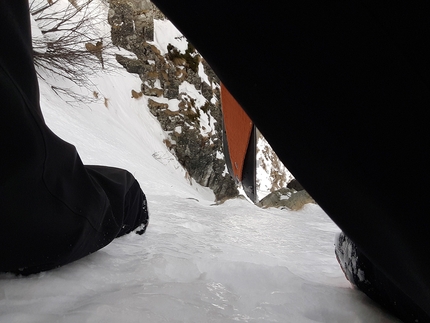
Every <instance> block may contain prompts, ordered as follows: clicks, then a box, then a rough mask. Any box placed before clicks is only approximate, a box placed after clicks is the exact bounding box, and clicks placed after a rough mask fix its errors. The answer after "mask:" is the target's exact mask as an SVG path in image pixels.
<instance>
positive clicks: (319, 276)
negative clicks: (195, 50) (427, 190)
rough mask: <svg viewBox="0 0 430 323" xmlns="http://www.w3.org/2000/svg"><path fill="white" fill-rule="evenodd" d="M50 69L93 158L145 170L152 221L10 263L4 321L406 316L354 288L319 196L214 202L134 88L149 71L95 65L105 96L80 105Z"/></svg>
mask: <svg viewBox="0 0 430 323" xmlns="http://www.w3.org/2000/svg"><path fill="white" fill-rule="evenodd" d="M175 37H176V36H175ZM44 76H45V78H46V81H43V80H41V81H40V88H41V106H42V110H43V113H44V116H45V119H46V122H47V124H48V125H49V127H50V128H51V129H52V130H53V131H54V132H55V133H56V134H57V135H59V136H60V137H61V138H63V139H64V140H66V141H68V142H70V143H72V144H74V145H75V146H76V147H77V149H78V151H79V153H80V156H81V158H82V160H83V161H84V163H87V164H101V165H109V166H116V167H122V168H125V169H127V170H129V171H130V172H131V173H133V174H134V175H135V176H136V178H137V179H138V180H139V182H140V184H141V187H142V189H143V190H144V192H145V193H146V196H147V199H148V203H149V211H150V225H149V227H148V230H147V232H146V233H145V234H144V235H143V236H140V235H136V234H135V233H131V234H129V235H126V236H124V237H121V238H118V239H115V240H114V241H113V242H112V243H111V244H110V245H108V246H107V247H105V248H103V249H102V250H99V251H98V252H95V253H94V254H92V255H89V256H87V257H85V258H83V259H81V260H78V261H76V262H74V263H71V264H68V265H66V266H63V267H61V268H58V269H55V270H52V271H48V272H43V273H40V274H36V275H32V276H29V277H17V276H14V275H11V274H0V323H10V322H20V323H25V322H40V323H42V322H43V323H50V322H61V323H77V322H79V323H81V322H88V323H90V322H91V323H93V322H100V323H102V322H103V323H119V322H127V323H133V322H151V323H152V322H293V323H296V322H297V323H301V322H303V323H305V322H306V323H308V322H330V323H334V322H348V323H352V322H362V323H383V322H385V323H389V322H398V321H397V320H396V319H394V318H393V317H391V316H389V315H388V314H386V313H384V312H383V311H382V310H381V309H379V307H377V306H376V305H375V304H374V303H372V302H371V301H370V300H369V299H368V298H367V297H366V296H365V295H364V294H362V293H361V292H359V291H357V290H355V289H353V288H351V286H350V284H349V283H348V282H347V280H346V279H345V277H344V275H343V273H342V271H341V269H340V267H339V265H338V263H337V261H336V259H335V255H334V237H335V235H336V233H337V232H339V229H338V228H337V227H336V225H335V224H333V222H332V221H331V220H330V219H329V218H328V217H327V215H326V214H325V213H324V212H323V211H322V210H321V208H320V207H319V206H317V205H306V206H305V208H304V209H303V210H301V211H297V212H293V211H286V210H277V209H265V210H263V209H259V208H258V207H256V206H254V205H252V204H251V203H249V202H248V201H247V200H246V199H236V200H229V201H227V202H225V203H224V204H221V205H214V203H213V200H214V196H213V194H212V193H211V192H210V191H209V190H208V189H207V188H203V187H201V186H199V185H197V184H196V183H194V182H192V181H191V184H190V180H189V179H188V177H187V174H186V172H185V171H184V170H183V169H182V167H181V166H180V165H179V164H178V162H177V161H176V160H175V158H174V156H172V155H171V153H170V152H169V151H168V150H167V148H166V147H165V145H164V144H163V139H165V134H164V132H163V131H162V129H161V127H160V125H159V124H158V122H157V121H156V119H155V118H154V117H153V116H152V115H151V113H150V112H149V110H148V108H147V98H145V96H143V97H141V98H140V99H137V100H136V99H133V98H131V95H130V92H131V89H139V88H140V83H141V81H140V79H139V78H138V77H136V76H134V75H131V74H128V73H126V72H123V71H122V70H121V69H120V68H119V70H118V73H115V74H102V73H101V74H99V75H94V76H93V77H92V81H93V82H94V89H88V92H89V93H90V94H91V93H92V91H97V92H98V93H99V100H98V101H97V102H95V103H93V104H90V105H83V104H82V105H78V104H77V103H76V104H73V105H71V104H67V103H65V102H64V101H63V100H62V99H61V98H60V97H58V96H57V95H56V94H54V92H53V91H52V90H51V88H50V84H52V83H55V84H56V85H62V82H64V80H61V79H52V78H50V76H49V75H44ZM82 92H83V93H86V92H87V91H84V90H83V91H82ZM105 99H106V100H105ZM105 103H106V104H107V107H106V106H105Z"/></svg>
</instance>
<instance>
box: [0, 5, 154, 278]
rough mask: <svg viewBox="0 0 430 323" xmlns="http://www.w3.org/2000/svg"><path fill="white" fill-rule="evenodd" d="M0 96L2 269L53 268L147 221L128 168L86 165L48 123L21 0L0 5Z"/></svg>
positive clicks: (27, 271)
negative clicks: (41, 104) (42, 104)
mask: <svg viewBox="0 0 430 323" xmlns="http://www.w3.org/2000/svg"><path fill="white" fill-rule="evenodd" d="M0 98H1V102H0V271H2V272H8V271H12V272H21V273H24V274H30V273H35V272H39V271H42V270H48V269H52V268H55V267H58V266H61V265H64V264H66V263H69V262H71V261H74V260H77V259H79V258H82V257H84V256H86V255H88V254H90V253H92V252H94V251H96V250H98V249H100V248H102V247H104V246H106V245H107V244H108V243H110V242H111V241H112V240H113V239H114V238H115V237H117V236H120V235H122V234H125V233H128V232H130V231H131V230H133V229H135V228H136V227H137V226H139V225H140V224H142V223H145V222H147V218H148V214H147V208H146V199H145V195H144V194H143V192H142V190H141V189H140V187H139V184H138V183H137V181H136V180H135V179H134V177H133V176H132V175H131V174H130V173H129V172H127V171H125V170H122V169H117V168H110V167H102V166H84V165H83V164H82V161H81V159H80V158H79V155H78V154H77V152H76V149H75V147H74V146H72V145H70V144H68V143H66V142H64V141H63V140H61V139H60V138H58V137H57V136H56V135H55V134H54V133H52V132H51V131H50V130H49V129H48V127H47V126H46V124H45V122H44V119H43V116H42V113H41V110H40V107H39V89H38V83H37V78H36V73H35V70H34V65H33V60H32V47H31V33H30V22H29V12H28V2H27V0H13V1H1V2H0Z"/></svg>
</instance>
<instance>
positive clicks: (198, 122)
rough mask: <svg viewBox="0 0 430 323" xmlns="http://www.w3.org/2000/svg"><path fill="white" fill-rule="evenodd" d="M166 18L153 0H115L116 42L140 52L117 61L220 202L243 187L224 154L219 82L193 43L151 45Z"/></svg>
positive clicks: (182, 158) (174, 147) (192, 171)
mask: <svg viewBox="0 0 430 323" xmlns="http://www.w3.org/2000/svg"><path fill="white" fill-rule="evenodd" d="M163 18H164V17H163V15H162V14H161V13H160V11H159V10H158V9H157V8H156V7H155V6H154V5H153V4H152V3H151V2H149V1H144V0H138V1H137V0H128V1H125V0H110V10H109V17H108V21H109V23H110V25H111V36H112V42H113V44H114V45H115V46H118V47H121V48H124V49H126V50H128V51H130V52H133V53H134V54H135V55H136V58H129V57H126V56H122V55H117V56H116V59H117V61H118V63H120V64H121V65H122V66H123V67H124V68H125V69H126V70H127V71H128V72H130V73H135V74H137V75H139V77H140V79H141V80H142V85H141V89H140V92H137V91H134V93H133V92H132V96H133V97H135V98H138V97H140V96H142V95H145V96H147V97H149V99H148V107H149V109H150V111H151V113H152V114H153V115H154V116H155V117H156V118H157V119H158V121H159V122H160V124H161V126H162V128H163V130H164V131H165V132H166V134H167V136H168V139H166V140H165V143H166V145H167V147H168V148H169V149H170V150H171V151H172V153H174V154H175V155H176V157H177V159H178V161H179V163H180V164H181V165H182V166H183V167H184V168H185V169H186V170H187V172H188V174H189V175H190V176H191V177H192V178H193V179H194V180H195V181H196V182H197V183H199V184H201V185H203V186H206V187H209V188H211V189H212V190H213V191H214V193H215V196H216V199H217V201H220V200H225V199H227V198H232V197H235V196H237V195H238V190H237V187H236V184H235V182H234V181H233V179H232V178H231V177H230V175H229V174H228V173H227V172H226V165H225V161H224V156H223V153H222V113H221V106H220V100H219V99H220V90H219V80H218V79H217V77H216V76H215V74H214V73H213V72H212V71H211V70H210V67H209V66H208V64H207V63H206V62H205V61H204V59H203V58H202V57H201V56H200V55H199V53H198V52H197V51H196V50H195V49H194V47H193V46H192V45H191V44H188V48H187V49H186V50H185V51H180V50H179V49H177V48H176V47H174V46H173V45H172V44H169V45H167V48H165V49H163V51H164V52H166V54H164V55H162V54H161V52H160V50H159V49H158V48H157V47H156V46H154V45H153V44H150V42H151V41H152V40H153V35H154V19H163ZM202 69H203V71H204V72H205V74H206V77H204V79H203V78H202V77H201V70H202ZM193 93H194V94H196V93H197V94H196V95H194V94H193ZM201 98H204V99H203V100H202V99H201ZM166 99H168V100H166ZM169 100H170V101H169ZM172 102H174V104H173V103H172Z"/></svg>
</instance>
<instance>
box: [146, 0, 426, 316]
mask: <svg viewBox="0 0 430 323" xmlns="http://www.w3.org/2000/svg"><path fill="white" fill-rule="evenodd" d="M154 3H155V4H156V5H157V6H158V7H159V8H160V9H161V10H162V11H163V12H164V13H165V14H166V15H167V16H168V17H169V18H170V19H171V20H172V21H173V23H174V24H175V25H176V26H177V27H178V28H179V29H180V30H181V31H182V32H183V33H184V35H185V36H186V37H187V38H188V39H189V40H190V41H191V42H192V43H193V45H195V46H196V48H197V49H198V50H199V51H200V53H201V54H202V55H203V57H204V58H205V59H206V60H207V62H208V63H209V64H210V65H211V67H212V68H213V69H214V71H215V73H216V74H217V75H218V76H219V77H220V79H221V81H222V82H223V83H224V84H225V85H226V86H227V87H228V89H229V91H230V92H231V94H232V95H233V96H234V97H235V98H236V99H237V101H238V102H239V103H240V105H241V106H242V107H243V108H244V110H245V111H246V112H247V113H248V115H249V116H250V117H251V119H252V120H253V121H254V123H255V124H256V126H257V128H258V129H259V130H260V131H261V132H262V134H263V135H264V137H265V138H266V139H267V140H268V142H269V143H270V145H271V146H272V148H273V149H274V150H275V151H276V153H277V155H278V156H279V157H280V159H281V160H282V161H283V163H284V164H285V165H286V166H287V167H288V169H289V170H290V171H291V172H292V173H293V175H294V176H295V177H296V178H297V179H298V180H299V182H300V183H301V184H302V185H303V186H304V187H305V188H306V190H307V191H308V192H309V193H310V194H311V195H312V196H313V197H314V198H315V200H316V201H317V202H318V203H319V205H320V206H321V207H322V208H323V209H324V210H325V211H326V212H327V213H328V215H329V216H330V217H331V218H332V219H333V220H334V221H335V222H336V223H337V224H338V225H339V226H340V228H341V229H342V230H343V231H344V232H345V233H346V234H347V235H348V236H349V237H350V238H351V239H352V240H353V241H354V242H355V243H356V244H357V246H358V247H359V248H360V249H361V250H362V252H363V253H364V254H365V255H366V256H367V257H368V258H369V259H370V260H371V261H372V262H373V263H374V264H375V265H376V266H378V267H379V269H380V270H381V271H382V272H384V273H385V274H386V276H387V277H388V278H389V279H392V280H393V282H394V283H395V284H396V285H397V286H398V287H399V288H400V289H401V290H402V291H404V292H405V293H406V294H407V295H409V297H411V299H412V300H413V301H414V302H416V303H417V304H418V305H419V306H420V307H421V308H422V309H423V310H424V311H425V312H426V313H427V314H428V315H429V316H430V275H429V274H428V272H429V268H430V253H429V252H428V250H430V239H429V238H428V231H429V228H430V216H429V211H428V196H429V194H428V191H429V190H428V188H427V187H428V183H429V182H430V178H429V177H430V174H429V171H428V167H429V165H430V158H429V154H428V152H427V150H428V147H430V134H429V118H428V110H429V108H430V90H429V89H430V64H429V59H430V44H429V42H430V26H429V21H430V20H429V19H428V17H430V10H429V6H430V3H429V2H428V1H420V2H416V1H412V2H411V1H396V2H393V1H388V0H384V1H380V0H364V1H363V0H361V1H360V0H359V1H352V0H347V1H319V0H293V1H287V2H277V3H275V2H273V1H269V2H267V1H266V2H263V1H246V0H236V1H227V0H217V1H213V0H212V1H211V0H206V1H198V0H181V1H170V0H154ZM309 239H312V237H309Z"/></svg>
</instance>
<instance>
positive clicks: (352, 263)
mask: <svg viewBox="0 0 430 323" xmlns="http://www.w3.org/2000/svg"><path fill="white" fill-rule="evenodd" d="M345 252H346V253H347V254H346V255H345ZM336 256H337V260H338V261H339V264H340V266H341V268H342V270H343V271H344V273H345V276H346V278H347V279H348V280H349V281H350V282H351V284H353V285H354V286H356V287H357V288H358V289H359V290H361V291H362V292H363V293H365V294H366V295H367V296H369V297H370V298H371V299H372V300H374V301H375V302H376V303H378V304H379V305H380V306H381V307H383V308H385V309H386V310H388V311H389V312H391V313H393V314H395V315H396V316H397V317H399V318H400V319H401V320H402V321H403V322H405V323H416V322H428V316H427V315H426V314H425V313H424V312H423V310H421V309H420V308H419V307H418V306H417V305H416V304H415V303H414V302H413V301H412V300H411V299H410V298H409V297H407V296H406V295H405V294H404V293H403V292H402V291H401V290H400V289H399V288H398V287H397V286H396V285H394V284H393V282H392V281H391V280H389V279H388V278H387V277H386V276H385V275H384V273H383V272H382V271H380V270H379V269H378V268H376V267H375V266H374V265H373V264H372V262H371V261H370V260H369V259H368V258H367V257H366V256H365V255H364V254H363V253H362V252H361V251H360V250H359V249H358V248H357V246H356V245H355V243H354V242H353V241H352V240H351V239H349V238H348V237H347V236H345V234H344V233H343V232H342V233H340V234H339V236H338V241H337V242H336Z"/></svg>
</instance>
